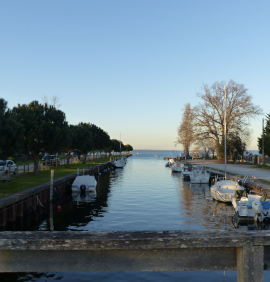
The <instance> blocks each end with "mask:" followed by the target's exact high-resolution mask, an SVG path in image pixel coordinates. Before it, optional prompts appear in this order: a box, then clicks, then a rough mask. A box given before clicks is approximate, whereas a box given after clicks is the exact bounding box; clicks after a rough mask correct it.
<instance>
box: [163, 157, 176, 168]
mask: <svg viewBox="0 0 270 282" xmlns="http://www.w3.org/2000/svg"><path fill="white" fill-rule="evenodd" d="M173 164H174V159H172V158H171V159H169V161H168V162H167V163H166V164H165V167H171V166H172V165H173Z"/></svg>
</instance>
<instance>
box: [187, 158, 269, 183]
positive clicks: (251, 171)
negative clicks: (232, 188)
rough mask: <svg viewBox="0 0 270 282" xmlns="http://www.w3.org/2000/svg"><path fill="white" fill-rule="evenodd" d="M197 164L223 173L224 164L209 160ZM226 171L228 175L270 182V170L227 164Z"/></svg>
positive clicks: (246, 165) (195, 161) (247, 165)
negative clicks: (250, 177) (248, 176)
mask: <svg viewBox="0 0 270 282" xmlns="http://www.w3.org/2000/svg"><path fill="white" fill-rule="evenodd" d="M192 162H194V163H198V161H197V160H193V161H192ZM199 162H200V163H201V164H204V165H206V166H207V167H209V168H211V169H213V170H218V171H225V164H220V163H217V162H215V161H211V160H200V161H199ZM226 171H227V173H228V174H230V173H232V174H234V175H235V174H237V175H241V176H243V177H244V176H245V175H252V176H255V177H256V178H257V179H261V180H266V181H269V182H270V170H268V169H262V168H258V167H256V166H255V165H252V164H227V165H226Z"/></svg>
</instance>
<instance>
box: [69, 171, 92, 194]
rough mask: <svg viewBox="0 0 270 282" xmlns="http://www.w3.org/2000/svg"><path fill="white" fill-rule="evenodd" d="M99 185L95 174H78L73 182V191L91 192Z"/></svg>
mask: <svg viewBox="0 0 270 282" xmlns="http://www.w3.org/2000/svg"><path fill="white" fill-rule="evenodd" d="M96 186H97V181H96V179H95V177H94V176H91V175H81V176H77V177H76V178H75V180H74V181H73V183H72V186H71V190H72V192H80V193H85V192H91V191H95V190H96Z"/></svg>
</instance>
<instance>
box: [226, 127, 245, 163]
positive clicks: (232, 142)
mask: <svg viewBox="0 0 270 282" xmlns="http://www.w3.org/2000/svg"><path fill="white" fill-rule="evenodd" d="M245 150H246V143H245V141H243V140H242V138H241V137H240V136H239V134H238V133H237V132H232V133H230V134H229V135H228V138H227V152H228V154H229V155H231V156H232V157H233V160H234V161H235V160H236V158H237V156H238V155H240V156H243V154H244V151H245Z"/></svg>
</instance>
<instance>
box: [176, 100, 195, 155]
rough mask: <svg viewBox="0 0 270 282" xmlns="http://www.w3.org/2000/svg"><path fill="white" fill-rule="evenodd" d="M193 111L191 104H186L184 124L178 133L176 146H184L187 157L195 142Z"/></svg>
mask: <svg viewBox="0 0 270 282" xmlns="http://www.w3.org/2000/svg"><path fill="white" fill-rule="evenodd" d="M192 117H193V115H192V111H191V108H190V104H189V103H188V104H186V106H185V111H184V114H183V118H182V123H181V124H180V126H179V128H178V131H177V135H178V136H177V140H176V144H182V145H183V147H184V153H185V154H186V155H188V154H189V149H190V146H191V144H192V142H193V133H192V128H193V125H192V122H193V121H192Z"/></svg>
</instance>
